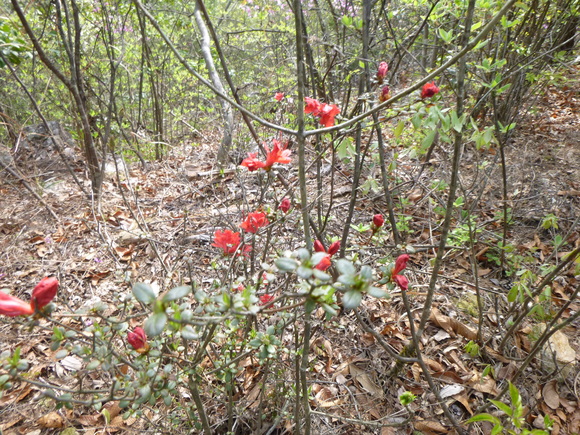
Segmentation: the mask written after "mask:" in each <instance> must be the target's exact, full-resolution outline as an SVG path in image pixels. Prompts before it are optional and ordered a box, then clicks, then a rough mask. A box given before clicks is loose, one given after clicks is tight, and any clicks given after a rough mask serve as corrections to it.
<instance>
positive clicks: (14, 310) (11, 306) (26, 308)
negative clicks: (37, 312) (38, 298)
mask: <svg viewBox="0 0 580 435" xmlns="http://www.w3.org/2000/svg"><path fill="white" fill-rule="evenodd" d="M0 314H4V315H5V316H10V317H16V316H29V315H31V314H34V307H33V306H32V304H29V303H26V302H24V301H23V300H22V299H18V298H16V297H14V296H10V295H7V294H6V293H4V292H2V291H0Z"/></svg>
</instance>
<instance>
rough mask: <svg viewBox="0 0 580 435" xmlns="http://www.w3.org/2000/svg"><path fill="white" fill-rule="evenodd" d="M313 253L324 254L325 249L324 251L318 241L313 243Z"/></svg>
mask: <svg viewBox="0 0 580 435" xmlns="http://www.w3.org/2000/svg"><path fill="white" fill-rule="evenodd" d="M314 251H315V252H326V249H324V245H323V244H322V242H321V241H320V240H316V241H315V242H314Z"/></svg>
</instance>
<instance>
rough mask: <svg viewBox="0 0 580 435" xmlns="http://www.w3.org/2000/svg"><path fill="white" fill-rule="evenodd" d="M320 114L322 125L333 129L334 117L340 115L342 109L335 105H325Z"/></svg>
mask: <svg viewBox="0 0 580 435" xmlns="http://www.w3.org/2000/svg"><path fill="white" fill-rule="evenodd" d="M320 113H321V116H320V124H322V125H324V126H325V127H332V126H333V125H334V117H335V116H336V115H338V114H339V113H340V109H339V108H338V106H337V105H335V104H323V105H322V108H321V110H320Z"/></svg>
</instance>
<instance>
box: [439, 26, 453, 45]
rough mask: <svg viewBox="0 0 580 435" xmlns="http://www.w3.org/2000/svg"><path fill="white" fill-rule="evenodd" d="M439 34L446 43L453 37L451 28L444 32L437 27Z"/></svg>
mask: <svg viewBox="0 0 580 435" xmlns="http://www.w3.org/2000/svg"><path fill="white" fill-rule="evenodd" d="M439 36H441V39H443V41H445V42H446V43H447V44H449V43H450V42H451V40H452V39H453V30H449V32H446V31H445V30H443V29H441V28H440V29H439Z"/></svg>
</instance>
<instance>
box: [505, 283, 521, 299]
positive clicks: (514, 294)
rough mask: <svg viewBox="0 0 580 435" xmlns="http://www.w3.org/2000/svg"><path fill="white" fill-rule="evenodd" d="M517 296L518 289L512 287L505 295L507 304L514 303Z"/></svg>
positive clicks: (515, 286)
mask: <svg viewBox="0 0 580 435" xmlns="http://www.w3.org/2000/svg"><path fill="white" fill-rule="evenodd" d="M518 294H519V287H518V286H517V285H514V286H513V287H512V288H511V290H510V291H509V293H508V295H507V299H508V302H514V301H515V300H516V298H517V297H518Z"/></svg>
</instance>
